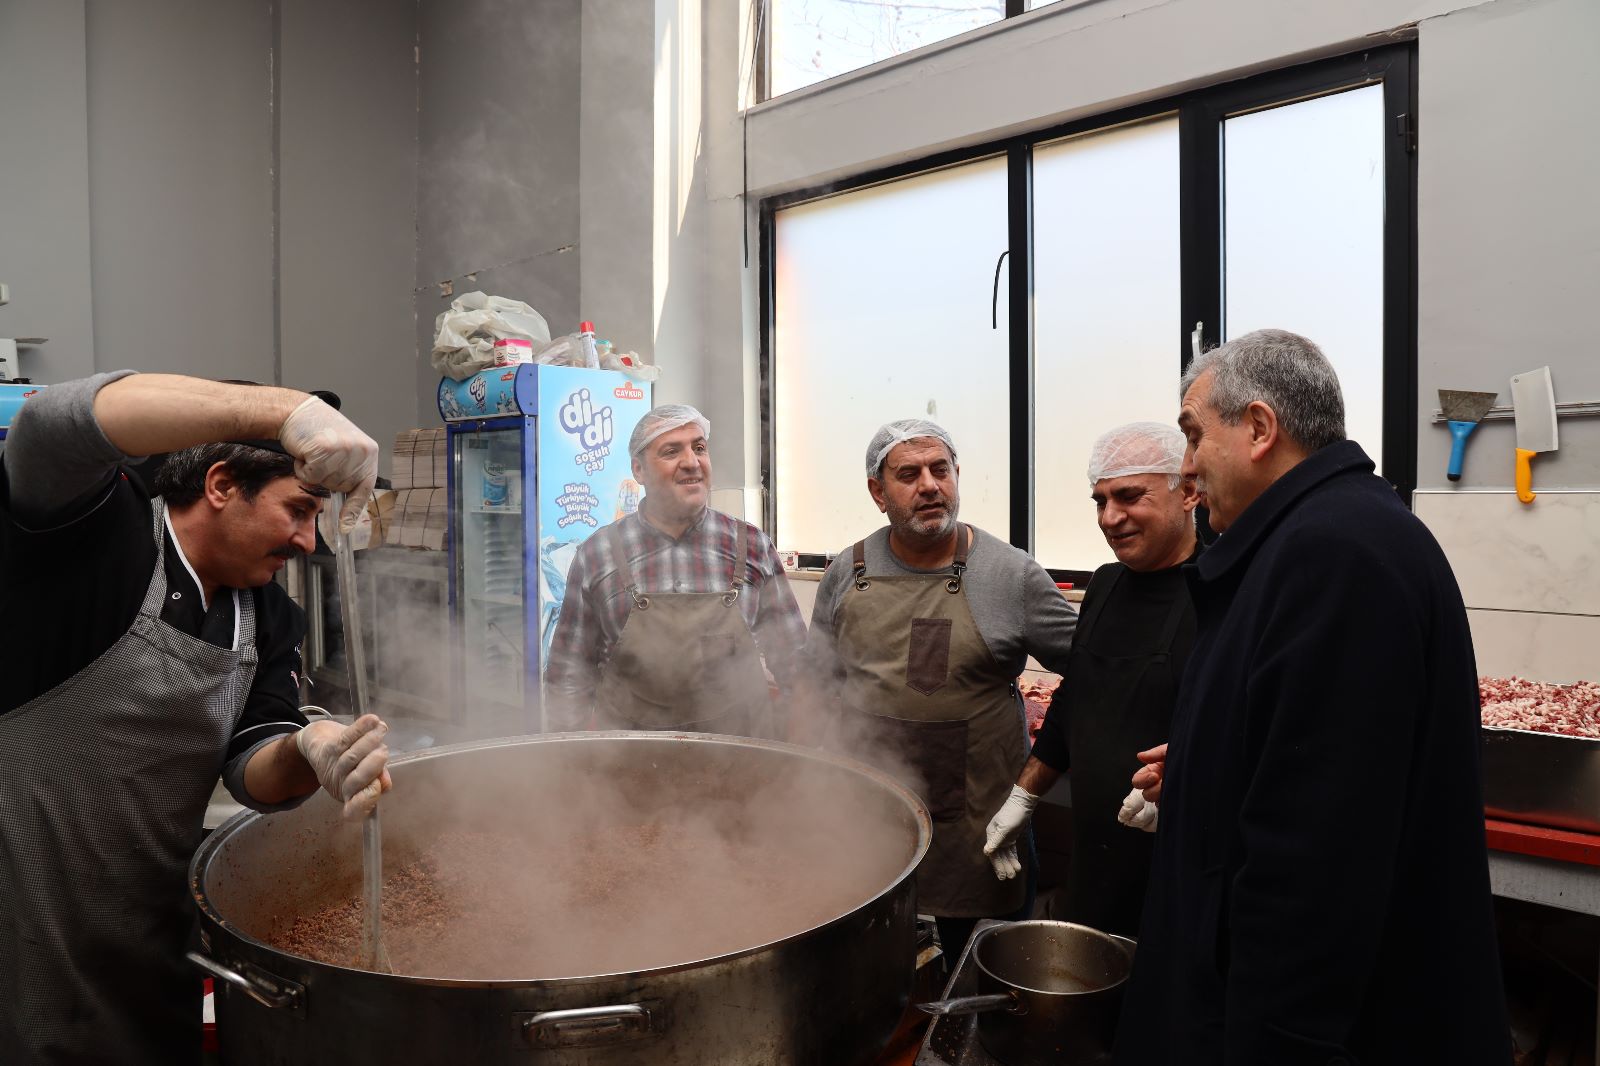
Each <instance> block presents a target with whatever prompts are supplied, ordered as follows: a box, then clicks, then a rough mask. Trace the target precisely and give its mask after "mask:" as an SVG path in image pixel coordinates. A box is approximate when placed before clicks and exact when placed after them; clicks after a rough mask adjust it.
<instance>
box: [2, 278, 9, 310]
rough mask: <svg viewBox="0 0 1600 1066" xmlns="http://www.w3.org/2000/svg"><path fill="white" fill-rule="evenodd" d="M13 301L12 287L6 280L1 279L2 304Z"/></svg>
mask: <svg viewBox="0 0 1600 1066" xmlns="http://www.w3.org/2000/svg"><path fill="white" fill-rule="evenodd" d="M10 302H11V289H10V287H9V286H7V285H6V283H5V282H3V281H0V304H8V303H10Z"/></svg>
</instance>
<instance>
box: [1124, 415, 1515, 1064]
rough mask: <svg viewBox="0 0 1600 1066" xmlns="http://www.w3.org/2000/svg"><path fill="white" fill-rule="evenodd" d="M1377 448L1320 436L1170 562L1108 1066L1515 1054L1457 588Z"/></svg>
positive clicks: (1469, 659)
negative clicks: (1145, 863)
mask: <svg viewBox="0 0 1600 1066" xmlns="http://www.w3.org/2000/svg"><path fill="white" fill-rule="evenodd" d="M1372 469H1373V467H1372V461H1371V460H1370V459H1368V458H1367V457H1366V455H1365V454H1364V453H1363V452H1362V450H1361V448H1360V447H1359V446H1358V445H1356V444H1355V443H1353V442H1348V441H1346V442H1341V443H1339V444H1334V445H1330V446H1328V447H1327V448H1324V449H1322V450H1321V451H1319V452H1317V453H1316V454H1314V455H1312V456H1311V457H1309V458H1308V459H1307V460H1306V461H1304V462H1303V463H1301V464H1300V465H1298V466H1296V467H1295V468H1294V469H1293V470H1291V471H1290V472H1289V473H1288V474H1287V475H1285V476H1284V477H1283V478H1281V479H1279V480H1278V481H1277V482H1276V483H1274V484H1273V485H1272V486H1271V487H1270V488H1269V489H1268V490H1267V491H1266V492H1264V493H1263V494H1262V495H1261V496H1260V497H1259V498H1258V499H1256V501H1255V502H1254V503H1252V504H1251V505H1250V506H1249V507H1248V508H1247V509H1246V510H1245V513H1244V514H1243V515H1241V516H1240V518H1239V521H1238V522H1236V523H1235V524H1234V525H1233V527H1232V528H1230V529H1228V530H1227V531H1226V532H1225V533H1224V534H1223V535H1222V536H1221V538H1220V539H1218V541H1217V542H1216V544H1215V545H1214V546H1213V547H1212V548H1211V549H1210V550H1209V551H1208V552H1206V554H1205V555H1203V556H1202V557H1201V558H1200V560H1199V562H1198V563H1197V564H1195V565H1194V566H1191V567H1190V568H1189V570H1188V575H1187V576H1188V578H1189V581H1190V592H1191V595H1192V596H1193V599H1194V604H1195V610H1196V615H1197V618H1198V624H1199V633H1198V637H1197V641H1196V645H1195V649H1194V653H1193V655H1192V656H1191V658H1190V660H1189V666H1188V670H1187V671H1186V673H1185V675H1184V680H1183V685H1182V688H1181V690H1180V693H1179V696H1178V705H1177V707H1176V709H1175V711H1174V714H1173V730H1172V740H1171V746H1170V748H1169V754H1168V760H1167V768H1166V780H1165V784H1164V786H1163V793H1162V797H1161V823H1160V832H1159V833H1158V834H1157V841H1156V855H1155V859H1154V865H1153V868H1152V870H1151V876H1150V890H1149V893H1148V895H1147V897H1146V903H1145V910H1144V917H1143V920H1142V923H1141V926H1140V941H1139V949H1138V953H1137V959H1136V962H1135V968H1134V976H1133V979H1132V981H1131V982H1130V984H1129V987H1128V990H1127V995H1126V997H1125V1000H1124V1009H1123V1017H1122V1025H1121V1028H1120V1031H1119V1033H1118V1044H1117V1056H1116V1061H1117V1064H1118V1066H1160V1064H1164V1063H1184V1064H1191V1063H1193V1064H1210V1063H1227V1064H1229V1066H1245V1064H1250V1066H1257V1064H1259V1066H1298V1064H1302V1063H1304V1064H1310V1063H1316V1064H1318V1066H1323V1064H1327V1066H1333V1064H1341V1066H1344V1064H1360V1066H1372V1064H1375V1063H1395V1064H1400V1063H1405V1064H1411V1063H1418V1062H1429V1063H1449V1064H1450V1066H1475V1064H1478V1063H1484V1064H1490V1063H1492V1064H1493V1066H1505V1064H1506V1063H1508V1062H1509V1061H1510V1056H1511V1049H1510V1039H1509V1030H1508V1026H1507V1019H1506V1009H1505V997H1504V992H1503V989H1502V986H1501V979H1500V967H1499V959H1498V954H1497V949H1496V943H1495V932H1494V917H1493V911H1492V905H1491V899H1490V893H1489V875H1488V860H1487V854H1486V850H1485V845H1484V823H1483V797H1482V785H1481V782H1480V776H1479V727H1478V689H1477V672H1476V668H1475V665H1474V663H1473V656H1472V640H1471V635H1470V634H1469V632H1468V629H1467V618H1466V611H1465V608H1464V607H1463V605H1462V602H1461V594H1460V591H1459V590H1458V589H1457V588H1456V583H1455V578H1454V576H1453V575H1452V574H1451V572H1450V566H1449V564H1448V563H1447V562H1446V561H1445V557H1444V554H1443V552H1441V551H1440V549H1439V546H1438V544H1437V543H1435V541H1434V539H1433V537H1432V536H1431V535H1430V534H1429V533H1428V531H1427V529H1426V528H1424V526H1423V525H1422V523H1421V522H1419V521H1418V520H1417V519H1416V518H1415V517H1414V516H1412V515H1411V513H1410V512H1409V511H1407V510H1406V508H1405V507H1404V506H1403V505H1402V504H1401V502H1400V500H1399V499H1398V498H1397V497H1396V496H1395V493H1394V492H1393V490H1392V489H1391V488H1390V487H1389V486H1388V485H1387V484H1386V483H1385V482H1384V481H1383V480H1382V479H1380V478H1378V477H1376V476H1374V474H1373V473H1372Z"/></svg>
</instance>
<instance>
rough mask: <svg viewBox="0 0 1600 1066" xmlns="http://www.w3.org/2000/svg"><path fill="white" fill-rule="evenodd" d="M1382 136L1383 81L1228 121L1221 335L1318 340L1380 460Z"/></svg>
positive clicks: (1350, 418)
mask: <svg viewBox="0 0 1600 1066" xmlns="http://www.w3.org/2000/svg"><path fill="white" fill-rule="evenodd" d="M1383 135H1384V129H1383V87H1382V86H1381V85H1369V86H1366V87H1364V88H1360V89H1351V90H1350V91H1348V92H1342V93H1336V94H1334V95H1331V96H1322V97H1318V98H1316V99H1312V100H1306V101H1303V102H1301V103H1296V104H1288V105H1285V106H1282V107H1275V108H1271V109H1269V110H1266V111H1254V112H1251V113H1249V114H1245V115H1238V116H1234V117H1232V118H1228V119H1226V120H1225V121H1224V123H1223V159H1224V167H1223V174H1224V194H1223V199H1224V207H1223V220H1224V221H1223V224H1224V227H1225V233H1224V236H1223V251H1224V255H1225V257H1226V266H1225V269H1224V273H1223V280H1224V298H1225V299H1224V303H1223V309H1222V311H1223V314H1222V321H1223V327H1224V328H1223V335H1224V337H1238V336H1242V335H1243V334H1245V333H1249V332H1250V331H1251V330H1253V329H1260V328H1262V327H1263V326H1278V327H1281V328H1283V329H1289V330H1293V331H1294V332H1296V333H1299V334H1303V335H1304V336H1307V337H1310V338H1312V339H1313V340H1315V341H1316V342H1317V343H1318V344H1320V345H1321V346H1322V347H1323V349H1324V351H1325V352H1326V353H1327V355H1328V359H1329V361H1330V362H1332V363H1333V367H1334V369H1335V370H1336V371H1337V372H1338V374H1339V383H1340V385H1341V386H1343V389H1344V402H1345V428H1346V430H1347V432H1348V433H1349V435H1350V436H1351V438H1353V439H1354V440H1358V441H1361V442H1362V444H1363V445H1364V446H1365V448H1366V450H1367V454H1368V455H1370V456H1372V458H1373V461H1374V462H1376V463H1378V465H1379V466H1380V467H1381V466H1382V465H1383V169H1384V161H1383V139H1384V137H1383ZM1329 293H1337V294H1338V299H1337V300H1329V299H1328V294H1329Z"/></svg>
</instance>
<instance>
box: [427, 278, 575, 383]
mask: <svg viewBox="0 0 1600 1066" xmlns="http://www.w3.org/2000/svg"><path fill="white" fill-rule="evenodd" d="M507 338H509V339H512V340H525V341H530V342H531V343H532V345H533V348H534V350H537V349H538V348H539V346H540V345H542V344H545V343H547V342H548V341H549V340H550V327H549V325H548V324H546V322H545V320H544V316H543V315H541V314H539V312H537V311H535V310H534V309H533V308H532V307H529V306H528V305H527V304H525V303H523V302H522V301H520V300H508V299H506V298H505V297H503V296H488V295H486V294H484V293H481V292H469V293H464V294H463V295H461V296H458V297H456V299H455V300H453V301H451V303H450V309H449V310H448V311H443V312H440V314H439V317H438V318H437V319H435V320H434V324H433V367H434V369H435V370H437V371H439V373H441V374H443V375H445V376H446V377H449V378H453V379H454V380H456V381H465V380H466V379H467V378H470V377H471V376H472V375H474V374H476V373H477V372H478V371H480V370H483V369H485V368H486V367H490V366H493V365H494V358H495V356H494V342H495V341H497V340H501V339H507Z"/></svg>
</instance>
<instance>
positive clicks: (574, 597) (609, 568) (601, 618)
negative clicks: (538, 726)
mask: <svg viewBox="0 0 1600 1066" xmlns="http://www.w3.org/2000/svg"><path fill="white" fill-rule="evenodd" d="M744 524H748V523H744V522H742V521H741V520H740V519H737V518H734V517H733V516H732V515H727V514H723V513H722V512H721V511H715V510H712V509H711V508H709V507H707V508H706V509H705V511H704V512H703V513H702V514H701V516H700V518H699V519H698V520H697V521H696V522H695V523H694V524H693V525H691V526H690V527H689V528H688V529H686V530H684V533H683V536H681V537H679V538H678V539H677V540H674V539H672V538H671V537H669V536H667V534H665V533H663V532H662V531H661V530H659V529H657V528H656V527H655V526H652V525H651V524H650V523H649V522H646V521H645V520H644V518H643V517H642V516H641V515H639V514H637V513H635V514H630V515H626V516H624V517H623V518H622V519H620V520H619V521H618V522H617V523H616V525H617V529H618V530H619V531H620V532H621V534H622V540H623V543H624V544H625V545H626V546H627V552H628V562H629V565H630V566H631V567H632V569H633V578H634V580H635V581H636V582H638V586H639V591H640V592H641V593H644V594H646V595H655V594H662V593H674V592H720V591H723V590H725V589H727V588H728V587H730V585H731V584H732V582H733V576H734V573H733V572H734V559H733V553H734V550H735V545H736V544H737V543H738V533H739V526H740V525H744ZM744 579H745V581H746V583H747V584H746V585H745V587H744V589H743V591H742V593H741V594H740V596H739V611H740V613H741V614H742V615H743V616H744V622H745V625H746V626H748V627H749V629H750V633H751V635H752V636H753V637H754V638H755V642H756V647H757V649H759V650H760V652H761V657H762V659H763V661H765V663H766V664H767V669H768V670H769V671H771V673H772V676H773V678H774V680H776V681H777V683H778V686H779V688H780V689H785V690H786V689H788V688H789V687H790V685H791V683H792V681H793V679H794V676H795V672H796V670H797V669H798V667H799V664H800V653H801V649H802V648H803V647H804V646H805V642H806V621H805V617H804V616H803V615H802V614H801V613H800V607H799V605H798V604H796V603H795V599H794V592H793V591H792V590H791V589H790V588H789V581H788V578H787V577H786V576H785V575H784V572H783V565H782V564H781V563H780V562H779V560H778V552H777V550H776V549H775V548H774V547H773V546H772V541H771V540H769V539H768V538H767V535H766V534H765V533H763V532H761V530H759V529H757V528H756V527H754V526H751V527H750V532H749V538H748V542H747V547H746V557H745V572H744ZM631 605H632V601H631V600H630V599H629V597H628V595H627V589H626V588H625V587H624V586H623V584H622V578H621V577H620V575H619V574H618V572H617V564H616V560H615V559H614V558H613V552H612V544H611V535H610V534H609V533H608V532H607V531H606V530H605V529H601V530H598V531H596V532H595V533H594V534H593V535H591V536H590V537H589V539H587V540H585V541H584V542H583V544H582V545H581V546H579V548H578V553H577V555H576V557H574V559H573V560H572V569H571V570H569V571H568V573H567V594H566V598H565V599H563V600H562V601H561V613H560V615H559V616H558V618H557V622H556V631H555V635H554V636H553V637H552V638H551V642H550V663H549V668H548V670H547V671H546V674H545V681H546V685H547V690H548V691H549V693H550V695H551V707H550V712H551V714H550V720H551V728H553V729H576V728H581V727H582V725H583V724H584V722H585V721H586V720H587V717H588V713H589V708H590V707H591V705H592V704H593V702H594V693H595V688H596V686H597V685H598V683H599V679H600V671H601V668H602V666H603V665H604V664H605V662H606V661H607V660H608V659H610V657H611V650H612V649H613V648H614V647H616V644H617V641H618V640H619V639H620V638H621V636H622V627H623V626H624V625H625V624H626V623H627V621H628V612H629V611H630V610H631Z"/></svg>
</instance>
